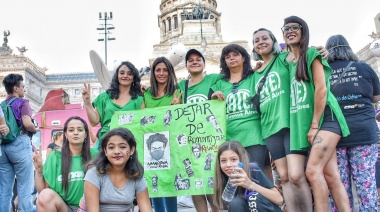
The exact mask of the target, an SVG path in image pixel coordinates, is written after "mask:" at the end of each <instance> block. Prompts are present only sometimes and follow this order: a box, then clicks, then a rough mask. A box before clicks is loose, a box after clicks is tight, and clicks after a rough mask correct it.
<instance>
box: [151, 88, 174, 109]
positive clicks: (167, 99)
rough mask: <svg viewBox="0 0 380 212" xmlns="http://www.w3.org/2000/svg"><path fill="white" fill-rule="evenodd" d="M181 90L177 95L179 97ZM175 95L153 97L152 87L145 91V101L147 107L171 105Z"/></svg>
mask: <svg viewBox="0 0 380 212" xmlns="http://www.w3.org/2000/svg"><path fill="white" fill-rule="evenodd" d="M180 93H181V92H180V91H177V94H176V96H177V97H178V96H179V94H180ZM173 97H174V96H173V95H171V96H168V95H163V96H161V97H158V98H156V97H153V96H152V93H151V92H150V88H148V90H146V91H144V102H145V107H146V108H154V107H160V106H169V105H170V104H171V103H172V101H173Z"/></svg>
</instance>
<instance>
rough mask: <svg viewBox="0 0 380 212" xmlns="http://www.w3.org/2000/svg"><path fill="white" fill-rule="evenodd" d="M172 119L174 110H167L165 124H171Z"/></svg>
mask: <svg viewBox="0 0 380 212" xmlns="http://www.w3.org/2000/svg"><path fill="white" fill-rule="evenodd" d="M171 120H172V111H171V110H167V111H166V113H165V115H164V126H165V127H167V126H170V121H171Z"/></svg>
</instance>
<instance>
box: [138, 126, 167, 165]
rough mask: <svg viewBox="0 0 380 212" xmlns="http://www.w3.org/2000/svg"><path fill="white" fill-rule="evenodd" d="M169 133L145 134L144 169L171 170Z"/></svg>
mask: <svg viewBox="0 0 380 212" xmlns="http://www.w3.org/2000/svg"><path fill="white" fill-rule="evenodd" d="M169 140H170V139H169V131H164V132H155V133H146V134H144V157H145V158H144V169H145V170H163V169H170V142H169Z"/></svg>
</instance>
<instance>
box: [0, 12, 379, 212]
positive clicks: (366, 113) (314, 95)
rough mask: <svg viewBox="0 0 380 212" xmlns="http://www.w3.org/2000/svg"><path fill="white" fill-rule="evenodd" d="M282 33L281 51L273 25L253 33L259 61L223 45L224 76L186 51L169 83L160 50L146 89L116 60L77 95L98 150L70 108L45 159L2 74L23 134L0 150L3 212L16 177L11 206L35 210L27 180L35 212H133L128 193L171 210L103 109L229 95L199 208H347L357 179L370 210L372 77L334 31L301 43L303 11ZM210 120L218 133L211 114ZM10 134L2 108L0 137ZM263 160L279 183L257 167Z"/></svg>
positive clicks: (375, 177)
mask: <svg viewBox="0 0 380 212" xmlns="http://www.w3.org/2000/svg"><path fill="white" fill-rule="evenodd" d="M281 30H282V33H283V39H284V41H285V44H286V45H285V47H284V49H281V48H280V46H279V44H278V41H277V39H276V37H275V36H274V34H273V33H272V32H271V31H270V30H269V29H265V28H259V29H257V30H255V31H254V32H253V51H252V57H253V59H254V60H255V61H261V62H260V63H258V65H256V66H255V67H252V64H251V57H250V54H249V53H248V52H247V50H246V49H245V48H243V47H242V46H239V45H237V44H229V45H227V46H225V47H224V48H223V50H222V52H221V56H220V74H205V66H206V61H205V57H204V56H203V54H202V53H201V52H200V51H198V50H196V49H190V50H189V51H188V52H187V54H186V56H185V65H186V68H187V70H188V72H189V78H188V79H187V80H182V81H180V82H177V78H176V74H175V71H174V67H173V65H172V64H171V63H170V61H169V60H168V59H167V58H165V57H158V58H157V59H156V60H155V61H154V62H153V63H152V67H151V74H150V87H149V88H148V89H145V90H144V89H142V88H141V87H142V86H141V79H140V76H139V73H138V70H137V69H136V68H135V66H134V65H133V64H132V63H131V62H122V63H121V64H120V65H119V66H118V67H117V69H116V72H115V74H114V76H113V78H112V82H111V84H110V88H109V89H108V90H107V91H105V92H103V93H101V94H100V95H99V96H98V97H97V98H96V99H95V100H94V101H93V102H91V100H90V96H91V94H90V91H91V88H90V86H89V85H87V84H85V85H84V89H83V91H82V97H83V101H84V107H85V109H86V113H87V118H88V120H89V124H90V125H91V126H95V125H97V124H100V125H101V129H100V131H99V133H98V135H97V138H98V139H97V141H96V143H95V145H94V147H93V148H91V147H90V145H91V144H90V139H89V138H90V136H91V133H90V131H89V126H88V124H87V122H86V121H85V120H84V119H82V118H81V117H76V116H73V117H71V118H69V119H68V120H67V121H66V122H65V124H64V128H63V131H62V132H58V133H56V134H55V135H54V136H53V143H52V144H51V145H49V147H48V152H47V159H46V161H45V163H43V161H42V156H41V153H40V152H39V151H38V150H37V149H35V148H34V149H33V148H32V145H31V142H30V140H31V137H32V136H33V134H34V133H35V132H36V130H37V126H36V124H35V123H34V122H33V119H32V117H31V115H32V114H31V109H30V106H29V103H28V101H27V100H26V99H24V98H23V97H24V93H25V89H24V84H23V77H22V76H21V75H19V74H9V75H8V76H6V77H5V78H4V80H3V84H4V87H5V89H6V91H7V93H8V97H7V99H6V100H5V103H7V104H9V105H11V108H12V111H13V113H14V116H15V118H16V121H17V123H18V126H19V127H20V129H21V133H20V134H19V135H17V137H16V138H15V139H14V141H12V142H10V143H2V144H1V146H0V147H1V152H0V153H1V154H0V202H1V204H0V212H3V211H4V212H8V211H10V207H11V201H12V189H13V185H14V182H15V177H16V178H17V191H18V210H19V211H33V203H32V199H31V193H32V191H33V189H34V186H35V188H36V190H37V192H38V198H37V200H36V203H35V204H36V207H37V211H74V212H75V211H78V212H84V211H89V212H92V211H130V210H131V209H132V208H133V207H134V201H136V204H137V205H138V207H139V210H140V211H142V212H145V211H147V212H150V211H153V209H154V211H156V212H176V211H177V197H176V196H173V197H155V198H149V193H148V185H147V183H146V181H145V179H144V168H143V166H142V165H141V163H140V162H139V161H138V154H142V153H138V152H137V145H138V144H137V143H136V139H135V137H134V135H133V132H131V131H129V130H128V129H126V128H116V129H110V122H111V117H112V115H113V114H114V112H116V111H128V110H139V109H143V108H159V107H162V106H170V105H176V104H187V103H194V102H201V101H207V100H214V101H225V103H226V142H224V143H222V144H220V146H219V148H218V150H217V153H216V155H215V158H216V164H215V174H214V192H213V194H207V195H206V194H205V195H193V196H191V198H192V200H193V202H194V206H195V209H196V211H198V212H207V211H208V210H209V208H210V209H211V211H212V212H216V211H218V210H228V211H239V212H241V211H274V212H276V211H282V210H286V211H291V212H293V211H295V212H297V211H300V212H301V211H302V212H308V211H310V212H311V211H314V210H315V211H317V212H325V211H328V210H329V208H330V209H331V210H333V211H343V212H344V211H353V209H354V205H353V202H354V201H353V191H352V190H353V187H356V193H357V197H358V200H359V210H360V211H377V207H378V191H377V189H378V188H379V187H380V185H379V184H380V174H379V173H380V169H379V168H377V167H380V162H379V163H376V162H377V161H378V156H379V154H378V149H379V148H378V144H377V143H378V141H379V135H378V134H379V133H378V132H379V127H378V125H377V123H376V118H378V119H379V120H380V113H379V115H378V116H377V117H376V113H375V110H374V108H373V103H377V102H378V101H380V82H379V78H378V76H377V75H376V73H375V72H374V70H373V69H372V68H371V67H370V66H369V65H367V64H366V63H364V62H361V61H359V59H358V58H357V56H356V55H355V54H354V53H353V51H352V49H351V47H350V45H349V43H348V42H347V40H346V39H345V38H344V37H343V36H342V35H333V36H331V37H330V38H329V39H328V40H327V42H326V45H325V47H324V48H322V50H320V49H317V48H315V47H310V46H309V37H310V35H309V27H308V25H307V23H306V22H305V21H304V20H303V19H301V18H300V17H297V16H290V17H287V18H285V19H284V24H283V26H282V28H281ZM326 51H327V52H328V53H326ZM2 108H3V106H2ZM3 110H4V108H3ZM169 115H171V114H169ZM169 115H168V117H169ZM207 121H209V122H212V123H213V124H214V125H215V130H216V132H218V133H223V132H222V129H221V128H220V126H219V125H218V124H215V123H216V122H215V117H208V118H207ZM168 124H170V122H168ZM9 131H10V128H9V126H7V122H6V120H5V115H4V114H3V111H2V110H0V133H1V134H2V135H3V136H5V135H7V134H8V133H9ZM177 139H179V140H178V141H176V142H182V145H192V149H193V154H194V156H195V157H197V156H199V155H200V154H201V151H202V150H201V148H200V147H198V146H197V145H193V144H190V143H187V142H186V137H185V135H183V136H178V138H177ZM152 143H153V141H152ZM149 149H150V148H149ZM31 158H32V159H31ZM269 158H270V159H271V160H272V161H273V163H274V164H275V166H276V170H277V172H278V175H279V178H280V182H281V187H282V188H281V190H280V189H279V188H278V187H277V186H275V184H274V183H275V182H273V180H272V173H270V172H269V173H268V172H266V171H265V169H266V167H267V166H268V163H267V161H268V160H269ZM239 162H243V167H241V168H240V167H238V166H237V164H238V163H239ZM33 165H34V166H33ZM33 167H34V169H33ZM33 175H34V178H33ZM229 179H230V182H231V183H232V185H233V186H236V187H238V189H237V192H236V194H235V197H234V198H233V199H232V201H231V202H226V201H224V200H223V199H222V193H223V190H224V188H225V187H226V184H227V181H228V180H229Z"/></svg>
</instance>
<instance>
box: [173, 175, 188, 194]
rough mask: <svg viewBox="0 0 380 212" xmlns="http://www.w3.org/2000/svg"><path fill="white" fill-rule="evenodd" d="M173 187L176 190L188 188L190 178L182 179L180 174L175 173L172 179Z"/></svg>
mask: <svg viewBox="0 0 380 212" xmlns="http://www.w3.org/2000/svg"><path fill="white" fill-rule="evenodd" d="M174 186H175V189H176V190H177V191H178V190H188V189H189V188H190V180H189V179H182V175H181V174H179V173H178V174H177V175H176V176H175V180H174Z"/></svg>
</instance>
